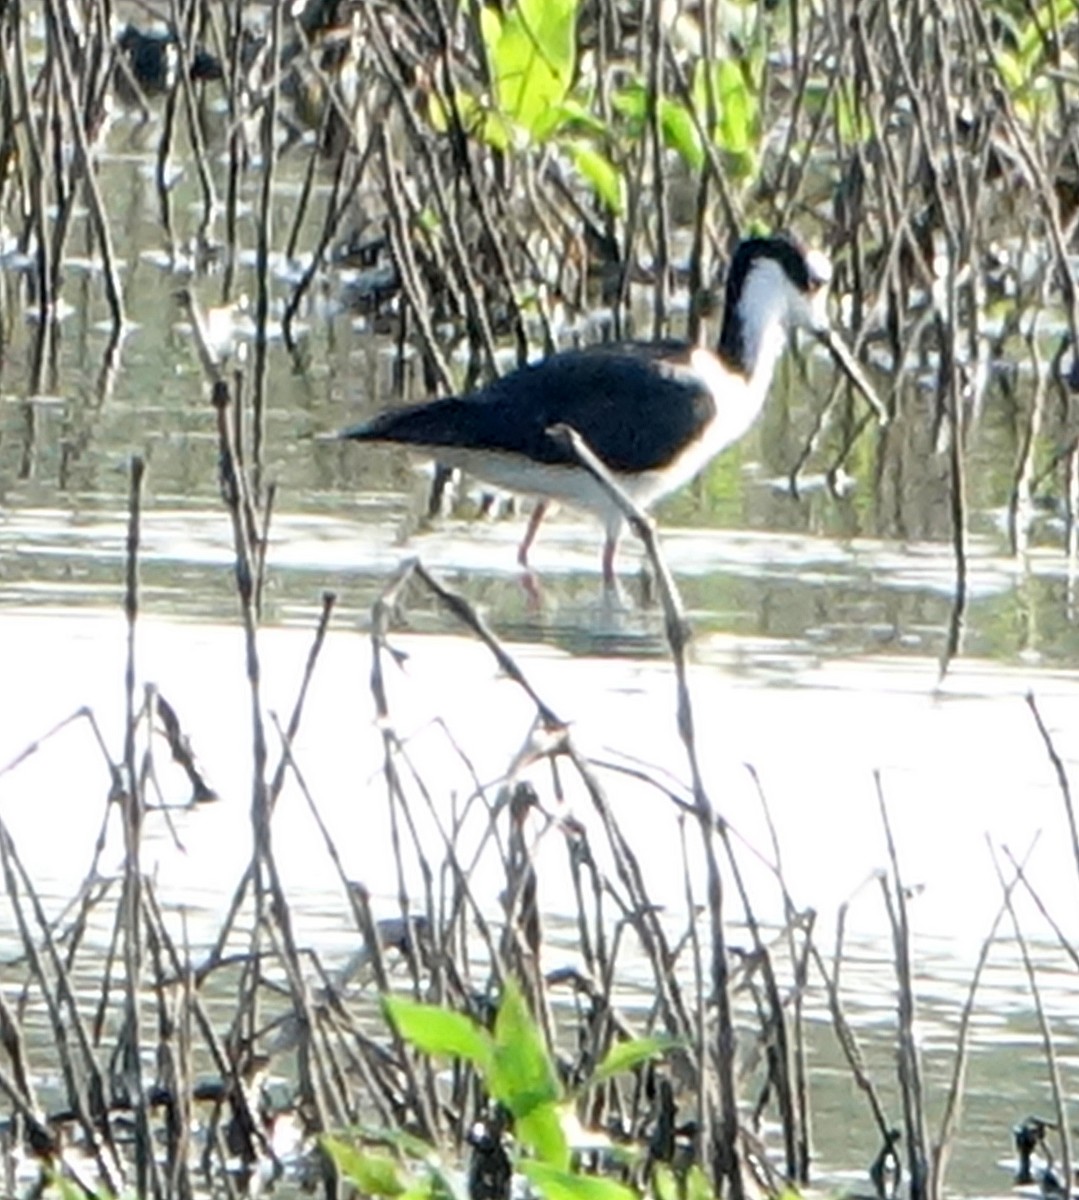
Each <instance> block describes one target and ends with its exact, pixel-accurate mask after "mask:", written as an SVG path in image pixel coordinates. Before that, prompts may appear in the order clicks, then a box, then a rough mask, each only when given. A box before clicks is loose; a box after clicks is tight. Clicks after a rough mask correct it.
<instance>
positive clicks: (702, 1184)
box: [685, 1163, 716, 1200]
mask: <svg viewBox="0 0 1079 1200" xmlns="http://www.w3.org/2000/svg"><path fill="white" fill-rule="evenodd" d="M685 1200H716V1194H715V1192H713V1191H712V1185H711V1184H710V1183H709V1182H708V1176H707V1175H706V1174H705V1173H704V1171H702V1170H701V1168H700V1167H699V1166H698V1165H697V1163H694V1164H693V1166H691V1167H690V1168H689V1170H688V1171H687V1172H686V1181H685Z"/></svg>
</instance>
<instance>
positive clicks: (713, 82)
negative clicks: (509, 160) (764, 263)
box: [428, 0, 764, 214]
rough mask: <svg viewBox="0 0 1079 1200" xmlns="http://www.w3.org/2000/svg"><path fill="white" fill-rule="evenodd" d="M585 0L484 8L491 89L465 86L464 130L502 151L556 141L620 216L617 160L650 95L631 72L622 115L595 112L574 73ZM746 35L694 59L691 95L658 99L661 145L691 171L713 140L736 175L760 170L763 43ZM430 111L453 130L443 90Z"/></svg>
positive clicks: (644, 121)
mask: <svg viewBox="0 0 1079 1200" xmlns="http://www.w3.org/2000/svg"><path fill="white" fill-rule="evenodd" d="M579 3H580V0H515V2H513V3H511V4H508V5H506V6H504V7H503V8H496V7H494V6H493V5H488V6H485V7H483V8H482V9H481V10H480V32H481V36H482V41H483V47H484V52H485V54H486V58H487V64H488V70H489V74H490V78H491V89H490V94H489V95H488V96H479V95H476V94H471V93H468V92H461V93H459V95H458V99H457V105H458V111H459V113H460V116H461V120H462V122H463V123H464V126H465V128H466V130H467V131H468V132H469V133H470V134H471V135H472V136H475V137H478V138H480V139H481V140H482V141H484V142H485V143H486V144H487V145H489V146H492V147H494V148H495V149H496V150H499V151H502V152H513V151H518V152H527V151H529V150H535V149H538V148H540V147H542V146H547V145H554V146H556V147H557V148H558V149H559V150H561V151H562V152H563V153H564V154H565V156H566V157H567V158H568V159H569V161H570V162H572V164H573V166H574V168H575V169H576V170H577V172H578V173H579V174H580V176H581V177H582V179H584V180H585V182H586V183H587V184H588V185H589V187H590V188H591V189H592V191H593V193H594V194H595V196H596V198H597V199H598V200H600V201H601V203H602V204H603V205H604V206H605V207H606V208H608V209H609V210H610V211H611V212H614V213H617V214H621V213H624V212H625V208H626V180H625V177H624V174H623V172H622V170H621V169H620V167H619V165H618V163H619V161H620V160H624V158H625V151H626V149H627V147H629V146H632V145H633V144H634V143H637V142H639V141H640V140H641V139H642V138H643V137H644V135H645V132H646V130H647V126H648V117H649V113H650V107H649V106H650V104H651V98H650V93H649V90H648V88H647V87H646V85H645V83H644V82H643V81H642V80H640V79H631V80H629V81H628V82H627V83H625V84H624V85H623V86H622V87H621V88H619V89H618V90H616V91H615V92H614V93H613V95H612V96H611V104H612V107H613V109H614V113H615V117H616V120H614V121H612V122H610V123H608V122H607V121H605V120H603V119H602V118H601V117H600V116H599V115H598V114H597V112H596V106H595V98H594V95H592V93H591V90H590V85H589V83H588V82H587V81H583V80H582V81H577V78H576V77H577V72H578V62H577V50H576V42H577V16H578V7H579ZM746 11H748V9H747V10H746ZM742 24H745V21H743V22H742ZM743 33H744V36H745V41H746V43H747V44H748V45H749V46H750V49H748V50H746V51H744V52H741V53H739V54H737V55H731V54H725V55H724V56H723V57H721V58H717V59H715V60H714V61H711V62H705V61H701V62H698V63H697V66H696V69H695V72H694V78H693V84H692V89H691V91H692V94H691V96H689V97H688V98H687V99H684V100H683V99H681V98H676V97H673V96H668V95H662V96H658V97H656V100H655V105H656V108H655V115H656V119H657V120H658V122H659V128H660V132H661V135H662V137H663V143H664V145H665V146H667V147H668V148H669V149H671V150H674V151H675V152H676V153H677V154H678V155H679V157H680V158H681V159H682V160H683V161H684V162H685V163H686V164H687V166H689V168H690V169H691V170H693V171H700V170H702V169H703V167H704V165H705V161H706V153H705V145H704V139H705V138H708V139H710V140H711V141H712V142H713V144H714V145H715V146H716V148H717V149H718V150H719V151H720V152H721V153H722V154H723V155H724V156H725V158H726V166H727V168H728V170H729V172H730V176H731V178H733V179H736V180H745V179H748V178H750V177H751V176H753V175H755V174H756V171H757V169H758V153H759V147H760V142H761V130H760V105H759V102H758V99H757V93H758V91H759V88H760V85H761V77H762V70H763V62H764V51H763V42H761V40H760V38H759V36H758V35H757V34H756V33H755V32H753V31H752V30H751V31H749V32H748V33H747V32H745V31H743ZM591 86H592V87H593V88H594V83H593V85H591ZM428 112H429V117H430V120H431V122H432V124H433V125H434V126H435V128H436V129H440V130H444V129H446V128H448V125H449V114H448V112H447V110H446V107H445V102H444V101H443V100H442V99H441V98H440V97H439V96H438V95H437V94H434V95H432V96H431V99H430V103H429V109H428ZM709 113H712V114H713V118H712V119H709V115H708V114H709Z"/></svg>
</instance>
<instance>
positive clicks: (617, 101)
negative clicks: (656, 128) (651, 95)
mask: <svg viewBox="0 0 1079 1200" xmlns="http://www.w3.org/2000/svg"><path fill="white" fill-rule="evenodd" d="M611 107H612V108H613V109H614V111H615V112H616V113H618V114H619V115H620V116H622V117H625V119H626V120H627V121H628V122H629V123H630V130H629V132H630V135H631V136H632V137H640V135H641V130H643V129H644V122H645V118H646V117H647V116H648V90H647V88H646V87H645V86H644V84H643V83H639V82H632V83H627V84H626V86H625V87H623V88H619V90H618V91H617V92H614V93H613V94H612V96H611Z"/></svg>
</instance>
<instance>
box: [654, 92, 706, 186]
mask: <svg viewBox="0 0 1079 1200" xmlns="http://www.w3.org/2000/svg"><path fill="white" fill-rule="evenodd" d="M657 115H658V116H659V127H660V129H661V130H662V132H663V141H664V144H665V145H668V146H670V147H671V149H672V150H676V151H677V152H678V154H680V155H681V157H682V161H683V162H685V163H686V165H687V166H690V167H692V168H693V170H694V171H699V170H700V169H701V167H703V166H704V147H703V146H702V145H701V135H700V133H699V132H698V131H697V126H696V124H695V122H694V120H693V115H692V114H691V113H690V111H689V109H688V108H686V106H685V105H684V104H683V103H682V102H681V101H679V100H672V99H670V97H668V96H663V97H661V98H660V101H659V106H658V111H657Z"/></svg>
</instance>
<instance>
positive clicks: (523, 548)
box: [517, 500, 547, 571]
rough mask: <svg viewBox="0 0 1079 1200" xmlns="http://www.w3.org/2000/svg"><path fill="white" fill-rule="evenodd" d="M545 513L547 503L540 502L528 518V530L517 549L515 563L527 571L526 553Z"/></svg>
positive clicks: (534, 538)
mask: <svg viewBox="0 0 1079 1200" xmlns="http://www.w3.org/2000/svg"><path fill="white" fill-rule="evenodd" d="M546 511H547V501H546V500H540V501H539V502H538V503H537V504H536V507H535V508H534V509H533V510H532V515H531V516H530V517H529V518H528V528H527V529H526V530H525V535H524V539H523V540H522V542H521V544H520V546H518V547H517V562H518V564H519V565H520V566H522V567H524V569H525V570H526V571H527V570H528V569H529V568H528V552H529V550H530V549H531V548H532V543H533V542H534V541H535V540H536V532H537V530H538V529H539V527H540V522H541V521H542V520H543V514H544V513H545V512H546Z"/></svg>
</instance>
